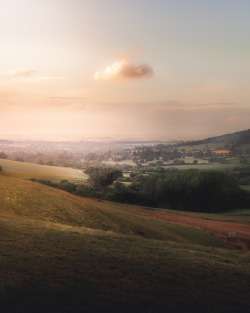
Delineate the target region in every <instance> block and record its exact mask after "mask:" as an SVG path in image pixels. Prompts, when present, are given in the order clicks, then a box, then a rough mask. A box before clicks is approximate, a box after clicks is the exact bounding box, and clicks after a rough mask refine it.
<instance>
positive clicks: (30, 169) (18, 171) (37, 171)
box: [0, 159, 87, 182]
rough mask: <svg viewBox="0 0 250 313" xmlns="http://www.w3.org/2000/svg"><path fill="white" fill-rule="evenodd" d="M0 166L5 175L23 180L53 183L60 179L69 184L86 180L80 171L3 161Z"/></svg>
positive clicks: (85, 176) (0, 161)
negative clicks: (67, 181) (44, 180)
mask: <svg viewBox="0 0 250 313" xmlns="http://www.w3.org/2000/svg"><path fill="white" fill-rule="evenodd" d="M0 165H1V166H2V167H3V171H4V173H6V174H7V175H10V176H14V177H19V178H23V179H30V178H36V179H46V180H50V181H53V182H59V181H61V180H62V179H67V180H69V181H71V182H82V181H85V180H86V179H87V175H85V174H84V173H83V172H82V171H81V170H78V169H73V168H67V167H59V166H48V165H39V164H33V163H25V162H17V161H11V160H3V159H1V160H0Z"/></svg>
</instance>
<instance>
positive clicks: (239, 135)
mask: <svg viewBox="0 0 250 313" xmlns="http://www.w3.org/2000/svg"><path fill="white" fill-rule="evenodd" d="M214 143H222V144H225V145H235V146H240V145H245V144H250V129H248V130H244V131H240V132H235V133H232V134H225V135H222V136H216V137H210V138H206V139H203V140H197V141H191V142H188V144H190V145H200V144H214Z"/></svg>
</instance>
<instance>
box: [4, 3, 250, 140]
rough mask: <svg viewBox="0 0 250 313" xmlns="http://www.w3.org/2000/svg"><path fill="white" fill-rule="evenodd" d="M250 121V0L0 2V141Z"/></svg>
mask: <svg viewBox="0 0 250 313" xmlns="http://www.w3.org/2000/svg"><path fill="white" fill-rule="evenodd" d="M248 128H250V1H249V0H237V1H235V0H210V1H205V0H154V1H152V0H105V1H101V0H0V138H1V139H4V138H14V137H18V138H32V139H34V138H39V139H41V138H44V139H52V138H53V139H55V138H66V137H67V138H93V137H101V138H106V137H111V138H129V139H160V140H172V139H202V138H205V137H210V136H215V135H222V134H225V133H231V132H235V131H240V130H244V129H248Z"/></svg>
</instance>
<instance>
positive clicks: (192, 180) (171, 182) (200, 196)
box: [141, 170, 241, 211]
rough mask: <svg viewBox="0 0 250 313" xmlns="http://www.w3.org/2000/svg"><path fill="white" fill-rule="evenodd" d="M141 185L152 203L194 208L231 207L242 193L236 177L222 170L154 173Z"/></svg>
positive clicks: (143, 192) (210, 209)
mask: <svg viewBox="0 0 250 313" xmlns="http://www.w3.org/2000/svg"><path fill="white" fill-rule="evenodd" d="M141 187H142V188H141V193H142V196H143V198H145V199H147V202H148V203H150V204H151V205H155V206H159V207H165V206H170V207H172V208H177V209H182V210H190V211H220V210H223V209H228V208H231V207H232V206H234V205H235V204H236V202H237V201H239V198H240V196H241V190H240V188H239V186H238V184H237V182H236V181H235V179H234V178H233V177H231V176H229V175H228V174H226V173H223V172H219V171H199V170H186V171H180V172H178V173H172V174H167V175H166V174H163V175H152V176H149V177H147V178H146V179H145V180H144V181H143V182H142V184H141Z"/></svg>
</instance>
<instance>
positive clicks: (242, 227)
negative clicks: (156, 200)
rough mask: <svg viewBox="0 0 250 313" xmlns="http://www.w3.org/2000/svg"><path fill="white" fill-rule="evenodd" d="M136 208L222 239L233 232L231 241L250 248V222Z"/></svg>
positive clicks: (160, 218) (148, 214)
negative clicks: (228, 220)
mask: <svg viewBox="0 0 250 313" xmlns="http://www.w3.org/2000/svg"><path fill="white" fill-rule="evenodd" d="M138 210H139V211H140V212H142V213H143V214H145V215H147V216H150V217H151V218H156V219H159V220H165V221H168V222H171V223H178V224H184V225H189V226H192V227H195V228H199V229H201V230H203V231H205V232H208V233H210V234H212V235H215V236H217V237H220V238H221V239H223V240H228V238H227V237H228V233H229V232H235V234H236V238H235V240H234V241H232V243H233V244H236V245H237V246H239V247H241V248H243V249H250V224H246V223H238V222H237V223H236V222H221V221H213V220H207V219H202V218H198V217H192V216H188V215H184V214H179V213H170V212H167V211H166V212H164V211H154V210H147V209H138Z"/></svg>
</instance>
